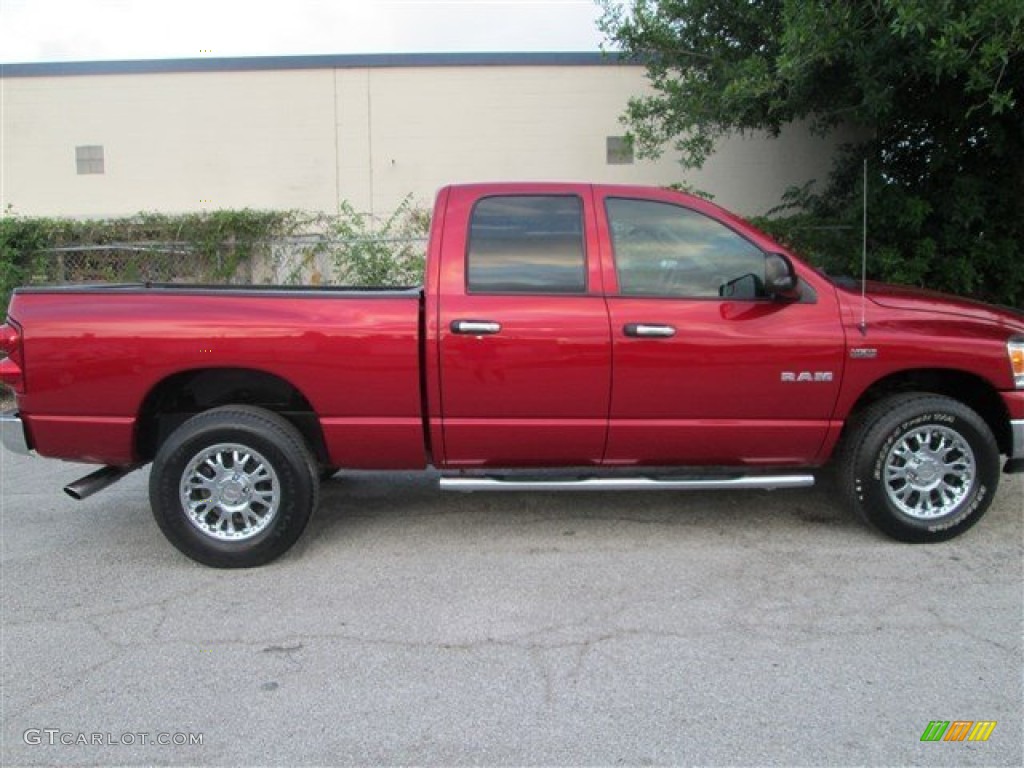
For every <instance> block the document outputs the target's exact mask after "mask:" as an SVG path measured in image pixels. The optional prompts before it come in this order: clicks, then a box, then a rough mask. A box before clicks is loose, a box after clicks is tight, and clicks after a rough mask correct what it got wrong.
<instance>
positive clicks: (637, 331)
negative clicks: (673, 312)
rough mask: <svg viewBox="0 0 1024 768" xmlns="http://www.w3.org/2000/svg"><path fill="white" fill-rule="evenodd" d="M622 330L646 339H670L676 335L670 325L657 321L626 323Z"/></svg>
mask: <svg viewBox="0 0 1024 768" xmlns="http://www.w3.org/2000/svg"><path fill="white" fill-rule="evenodd" d="M622 332H623V333H624V334H626V335H627V336H638V337H641V338H647V339H670V338H672V337H673V336H675V335H676V329H675V328H674V327H672V326H671V325H660V324H657V323H628V324H627V325H625V326H623V328H622Z"/></svg>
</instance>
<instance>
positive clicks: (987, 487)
mask: <svg viewBox="0 0 1024 768" xmlns="http://www.w3.org/2000/svg"><path fill="white" fill-rule="evenodd" d="M924 426H937V427H944V428H946V429H949V430H950V431H952V432H955V433H957V434H958V435H959V436H960V437H961V438H963V439H964V440H965V441H966V442H967V444H968V445H969V446H970V448H971V451H972V452H973V454H974V461H975V475H974V480H973V482H972V487H971V489H970V491H969V492H968V494H967V495H966V496H965V498H964V499H963V500H961V502H960V503H959V504H958V505H957V506H956V507H955V509H954V510H953V511H952V512H951V513H947V514H946V515H943V516H942V517H939V518H935V519H931V520H924V519H919V518H915V517H912V516H910V515H908V514H906V513H905V512H904V511H903V510H902V509H900V508H899V507H897V506H896V505H895V504H894V503H893V502H892V500H891V499H890V498H889V494H888V493H887V491H886V487H885V480H884V472H885V462H886V459H887V457H888V456H889V452H890V450H891V449H892V447H893V446H894V445H895V444H896V443H897V442H898V441H899V440H901V439H902V438H903V437H904V436H905V435H906V434H907V433H908V432H910V431H913V430H914V429H917V428H920V427H924ZM853 470H854V471H853V483H854V489H853V490H854V495H855V499H856V502H857V504H858V505H859V507H860V510H859V511H861V512H862V514H863V515H864V516H865V517H866V518H867V519H868V520H869V521H870V522H871V523H873V524H874V525H875V526H877V527H878V528H879V529H881V530H882V531H883V532H885V533H887V534H889V535H890V536H893V537H894V538H897V539H900V540H902V541H910V542H924V541H943V540H946V539H950V538H953V537H954V536H957V535H959V534H960V533H963V532H964V531H966V530H967V529H968V528H970V527H971V526H972V525H974V524H975V523H976V522H977V521H978V520H979V519H980V518H981V516H982V515H983V514H984V512H985V510H986V509H987V508H988V506H989V504H990V503H991V500H992V496H993V495H994V494H995V491H996V487H997V486H998V483H999V452H998V448H997V447H996V445H995V440H994V438H993V437H992V434H991V432H990V431H989V430H988V428H987V426H985V424H984V422H983V421H981V418H980V417H979V416H977V414H975V413H974V412H973V411H971V410H969V409H967V408H965V407H964V406H962V405H960V404H959V403H957V402H956V401H953V400H947V399H946V398H938V397H931V398H917V399H914V400H906V401H903V402H894V403H892V407H891V409H889V410H888V412H887V413H886V414H885V415H883V416H881V417H880V418H879V419H878V420H877V421H876V422H875V423H874V424H873V425H871V426H869V428H868V429H867V431H866V432H865V434H864V438H863V441H862V442H861V444H860V446H859V450H858V451H857V452H856V455H855V456H854V467H853Z"/></svg>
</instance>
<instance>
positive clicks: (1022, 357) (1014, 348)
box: [1006, 337, 1024, 389]
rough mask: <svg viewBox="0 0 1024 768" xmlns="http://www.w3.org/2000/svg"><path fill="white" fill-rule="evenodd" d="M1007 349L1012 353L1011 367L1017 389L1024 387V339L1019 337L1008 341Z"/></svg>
mask: <svg viewBox="0 0 1024 768" xmlns="http://www.w3.org/2000/svg"><path fill="white" fill-rule="evenodd" d="M1006 351H1007V353H1009V355H1010V368H1011V369H1012V370H1013V384H1014V386H1015V387H1017V389H1024V339H1022V338H1020V337H1017V338H1014V339H1010V340H1009V341H1008V342H1006Z"/></svg>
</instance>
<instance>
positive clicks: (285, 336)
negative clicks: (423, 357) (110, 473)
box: [10, 284, 425, 468]
mask: <svg viewBox="0 0 1024 768" xmlns="http://www.w3.org/2000/svg"><path fill="white" fill-rule="evenodd" d="M421 305H422V291H421V290H420V289H419V288H408V289H397V290H396V289H379V288H368V289H364V288H350V287H340V288H307V287H283V286H200V285H179V284H125V285H94V286H73V287H51V288H47V287H33V288H23V289H19V290H18V292H17V293H16V295H15V298H14V300H13V302H12V306H11V311H10V316H11V318H12V319H14V320H15V321H16V322H18V323H19V324H21V326H22V327H23V328H24V330H25V336H24V345H25V347H24V349H25V359H26V363H27V365H29V366H31V374H30V376H31V384H30V386H29V387H28V394H26V395H25V396H24V397H23V398H22V399H21V402H20V407H21V416H22V418H23V419H24V421H25V423H26V424H27V428H28V432H29V435H30V437H31V441H32V444H33V447H34V448H35V449H36V450H37V451H38V452H39V453H40V454H41V455H44V456H51V457H56V458H68V459H76V460H79V461H81V460H83V459H85V460H89V461H95V462H97V463H104V464H115V465H125V464H131V463H135V462H137V461H139V460H140V459H145V458H147V457H146V456H144V455H141V454H140V452H141V453H144V452H145V442H146V439H147V438H146V435H145V434H144V433H145V432H146V431H147V430H149V429H151V428H152V427H153V426H154V425H147V424H144V423H140V420H141V421H144V420H145V414H146V413H147V410H148V409H149V408H150V405H152V404H154V403H155V402H156V401H157V400H159V398H160V397H161V392H162V389H161V388H162V387H165V386H168V384H169V383H171V382H173V383H174V384H175V386H176V388H177V389H178V390H180V385H181V382H182V381H189V382H193V384H192V390H193V392H192V394H193V396H194V397H195V398H200V399H204V398H205V401H204V402H203V403H196V404H195V405H196V407H201V406H203V405H209V402H215V399H216V388H217V387H218V386H221V385H222V384H220V383H219V381H218V380H216V379H210V378H209V377H206V378H204V369H205V368H207V367H209V368H210V369H213V368H217V369H219V370H220V371H224V370H225V369H227V370H229V371H236V372H239V373H240V374H241V373H243V372H244V373H252V372H256V373H258V374H260V377H259V380H260V381H262V382H266V385H265V387H264V388H263V389H264V390H265V391H257V392H253V394H252V397H253V399H254V401H258V400H259V399H260V398H261V397H266V396H268V395H267V394H266V392H272V393H273V395H274V396H284V395H281V394H280V393H281V392H284V391H285V390H286V389H287V388H291V390H293V392H292V394H291V396H292V397H293V399H294V403H291V404H290V405H289V407H290V408H292V409H303V410H305V409H308V412H309V414H311V417H312V418H316V419H318V421H319V425H320V429H321V431H322V435H323V445H322V451H323V455H322V456H321V459H322V460H323V461H324V462H325V463H330V464H335V465H344V466H352V467H361V468H375V467H378V466H389V467H394V466H395V464H396V460H397V461H398V463H399V464H400V465H402V466H407V467H410V468H411V467H421V466H423V465H424V463H425V454H424V449H423V446H424V438H423V426H422V423H423V422H422V411H421V400H422V398H421V373H420V371H421V365H420V354H421V353H420V340H419V339H420V336H419V333H420V322H421V321H420V316H421ZM205 361H209V366H207V365H205ZM223 375H224V374H223V373H221V374H219V376H221V377H223ZM275 381H276V382H281V385H282V386H281V387H280V388H277V387H274V386H273V382H275ZM285 384H286V385H287V387H285V386H284V385H285ZM178 405H179V408H180V409H181V410H182V411H183V412H186V413H187V411H188V410H189V408H190V403H189V402H188V401H187V398H186V399H185V400H182V401H181V402H180V403H179V404H178ZM313 414H315V416H312V415H313Z"/></svg>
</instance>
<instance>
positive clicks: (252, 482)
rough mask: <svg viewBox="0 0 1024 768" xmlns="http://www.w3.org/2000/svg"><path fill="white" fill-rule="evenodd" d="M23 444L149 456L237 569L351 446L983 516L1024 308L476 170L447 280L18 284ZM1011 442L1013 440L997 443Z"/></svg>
mask: <svg viewBox="0 0 1024 768" xmlns="http://www.w3.org/2000/svg"><path fill="white" fill-rule="evenodd" d="M0 344H2V347H3V350H4V351H6V353H7V355H8V356H7V357H6V359H4V360H3V361H2V362H0V380H2V382H3V383H4V384H6V385H7V386H8V387H10V388H12V389H13V390H14V391H15V393H16V396H17V409H16V410H15V411H12V412H10V413H6V414H4V416H3V417H2V427H3V437H4V443H5V444H6V446H7V447H8V448H10V449H13V450H18V451H22V452H31V451H34V452H36V453H38V454H40V455H42V456H49V457H55V458H60V459H67V460H72V461H79V462H83V461H84V462H92V463H97V464H102V465H106V466H105V467H104V468H103V469H101V470H99V471H98V472H96V473H94V474H92V475H90V476H88V477H86V478H83V479H82V480H80V481H78V482H77V483H73V484H72V485H70V486H68V488H67V489H66V490H67V491H68V492H69V493H70V494H71V495H73V496H75V497H76V498H82V497H84V496H86V495H89V494H91V493H93V492H95V491H96V490H99V489H100V488H102V487H104V486H106V485H109V484H110V483H111V482H113V481H115V480H116V479H118V478H119V477H121V476H122V475H123V474H124V473H125V472H127V471H130V470H132V469H134V468H136V467H138V466H140V465H143V464H145V463H148V462H152V465H153V466H152V471H151V474H150V500H151V505H152V508H153V512H154V514H155V516H156V520H157V522H158V523H159V525H160V528H161V529H162V530H163V531H164V533H165V534H166V535H167V537H168V538H169V539H170V541H171V542H172V543H173V544H174V545H175V546H176V547H178V549H180V550H181V551H182V552H184V553H185V554H187V555H189V556H190V557H192V558H194V559H196V560H199V561H201V562H203V563H207V564H209V565H213V566H220V567H237V566H253V565H259V564H262V563H265V562H267V561H269V560H271V559H273V558H274V557H277V556H278V555H280V554H281V553H283V552H284V551H285V550H287V549H288V548H289V546H291V545H292V544H293V543H294V542H295V540H296V539H297V538H298V537H299V535H300V534H301V533H302V530H303V528H304V527H305V525H306V523H307V521H308V519H309V517H310V515H311V513H312V512H313V510H314V508H315V507H316V504H317V492H318V488H319V481H320V476H321V474H324V473H329V472H331V471H333V470H334V469H335V468H338V467H343V468H355V469H410V468H425V467H428V466H430V465H433V466H435V467H436V468H437V469H439V470H440V472H441V480H440V482H441V486H442V487H443V488H449V489H454V490H463V491H481V490H491V489H512V490H524V489H528V490H529V489H538V490H569V491H582V490H601V489H612V490H648V489H687V488H699V489H708V488H782V487H798V486H805V485H810V484H811V483H813V481H814V473H813V470H814V469H815V468H818V467H821V466H823V465H825V464H826V463H829V462H832V463H834V464H835V465H836V469H837V473H836V475H837V483H838V487H839V489H840V490H841V493H842V494H843V495H844V496H845V498H846V500H847V501H848V503H849V504H850V506H851V507H852V508H853V509H854V510H855V511H856V512H857V513H859V514H860V515H861V516H862V517H863V518H865V519H866V520H868V521H869V522H871V523H873V524H874V525H875V526H876V527H878V528H879V529H881V530H882V531H884V532H885V533H887V534H889V535H890V536H893V537H895V538H897V539H901V540H904V541H914V542H921V541H941V540H943V539H948V538H950V537H953V536H956V535H958V534H960V533H962V532H963V531H965V530H966V529H967V528H969V527H970V526H972V525H973V524H974V523H975V522H977V521H978V519H979V518H980V517H981V516H982V515H983V514H984V512H985V510H986V509H987V507H988V506H989V504H990V502H991V500H992V497H993V494H994V493H995V490H996V487H997V484H998V481H999V475H1000V471H1001V470H1002V471H1005V472H1013V471H1020V470H1021V469H1022V464H1024V316H1022V314H1021V312H1020V311H1019V310H1013V309H1001V308H997V307H993V306H988V305H984V304H979V303H975V302H972V301H968V300H965V299H958V298H954V297H949V296H941V295H938V294H934V293H927V292H923V291H918V290H911V289H908V288H897V287H892V286H884V285H874V284H868V285H867V286H866V287H865V290H864V292H863V293H862V290H861V287H860V286H859V285H858V286H852V287H850V286H845V285H843V284H840V283H836V282H833V281H831V280H830V279H828V278H827V277H825V276H823V275H822V274H820V273H819V272H817V271H816V270H814V269H813V268H811V267H809V266H807V265H805V264H803V263H801V262H800V260H799V259H797V258H796V257H795V256H793V255H791V254H789V253H787V252H786V250H785V249H784V248H782V247H780V246H779V245H778V244H776V243H775V242H773V241H772V240H771V239H769V238H768V237H766V236H765V235H764V234H762V233H760V232H758V231H757V230H756V229H754V228H752V227H751V226H750V225H748V224H746V223H744V222H743V221H742V220H740V219H738V218H736V217H735V216H733V215H731V214H729V213H727V212H726V211H724V210H722V209H721V208H719V207H717V206H715V205H712V204H711V203H708V202H706V201H704V200H699V199H696V198H693V197H689V196H687V195H683V194H680V193H677V192H673V191H669V190H663V189H650V188H641V187H621V186H602V185H586V184H488V185H464V186H451V187H447V188H445V189H442V190H441V191H440V193H439V194H438V196H437V201H436V206H435V209H434V216H433V229H432V231H431V235H430V243H429V252H428V261H427V270H426V280H425V285H424V287H423V288H422V289H421V288H413V289H408V290H357V289H306V288H300V289H295V288H249V287H242V288H204V287H192V286H184V285H106V286H89V287H65V288H22V289H19V290H18V291H17V292H16V293H15V295H14V297H13V299H12V301H11V305H10V309H9V314H8V319H7V324H6V325H4V326H2V332H0ZM1001 454H1002V455H1005V456H1006V457H1007V461H1006V463H1005V465H1004V466H1002V467H1001V466H1000V464H1001V459H1000V455H1001Z"/></svg>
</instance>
